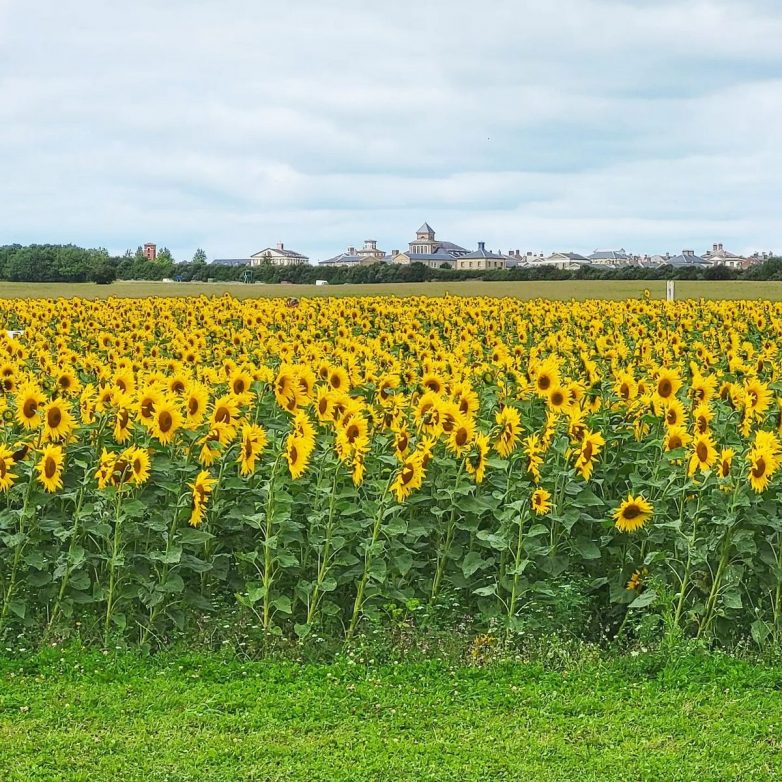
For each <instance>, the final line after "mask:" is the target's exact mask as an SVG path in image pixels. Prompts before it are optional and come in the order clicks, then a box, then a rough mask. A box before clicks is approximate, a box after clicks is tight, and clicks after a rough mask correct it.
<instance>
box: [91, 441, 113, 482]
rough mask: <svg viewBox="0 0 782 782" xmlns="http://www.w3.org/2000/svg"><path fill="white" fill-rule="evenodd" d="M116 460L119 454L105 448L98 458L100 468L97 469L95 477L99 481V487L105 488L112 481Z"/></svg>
mask: <svg viewBox="0 0 782 782" xmlns="http://www.w3.org/2000/svg"><path fill="white" fill-rule="evenodd" d="M116 461H117V455H116V454H115V453H112V452H111V451H109V450H107V449H106V448H104V449H103V452H102V453H101V455H100V459H99V460H98V468H97V469H96V470H95V478H96V479H97V481H98V488H99V489H101V490H102V489H105V488H106V487H107V486H108V485H109V484H110V483H111V482H112V476H113V475H114V464H115V463H116Z"/></svg>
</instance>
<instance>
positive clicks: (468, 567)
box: [462, 551, 485, 578]
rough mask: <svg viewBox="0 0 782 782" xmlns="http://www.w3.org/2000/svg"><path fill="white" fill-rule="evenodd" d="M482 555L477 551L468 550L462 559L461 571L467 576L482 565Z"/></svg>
mask: <svg viewBox="0 0 782 782" xmlns="http://www.w3.org/2000/svg"><path fill="white" fill-rule="evenodd" d="M484 564H485V563H484V561H483V557H481V555H480V554H479V553H478V552H477V551H470V552H469V553H468V554H467V556H466V557H465V558H464V560H463V561H462V573H464V577H465V578H469V577H470V576H471V575H472V574H473V573H475V571H476V570H478V569H479V568H481V567H482V566H483V565H484Z"/></svg>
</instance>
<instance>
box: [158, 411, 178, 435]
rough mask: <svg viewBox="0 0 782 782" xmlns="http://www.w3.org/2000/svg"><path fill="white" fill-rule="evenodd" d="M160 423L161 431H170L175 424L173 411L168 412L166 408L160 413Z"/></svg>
mask: <svg viewBox="0 0 782 782" xmlns="http://www.w3.org/2000/svg"><path fill="white" fill-rule="evenodd" d="M158 425H159V426H160V431H161V432H164V433H165V432H170V431H171V427H172V426H173V425H174V419H173V418H172V416H171V413H169V412H168V410H164V411H163V412H162V413H161V414H160V418H158Z"/></svg>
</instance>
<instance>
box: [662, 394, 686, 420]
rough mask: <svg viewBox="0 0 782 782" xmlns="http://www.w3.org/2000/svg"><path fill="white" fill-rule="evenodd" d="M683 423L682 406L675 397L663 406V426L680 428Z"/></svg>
mask: <svg viewBox="0 0 782 782" xmlns="http://www.w3.org/2000/svg"><path fill="white" fill-rule="evenodd" d="M683 423H684V405H683V404H682V403H681V402H680V401H679V400H678V399H676V398H675V397H674V398H673V399H671V400H670V401H669V402H668V404H667V405H666V406H665V425H666V426H667V427H671V426H682V425H683Z"/></svg>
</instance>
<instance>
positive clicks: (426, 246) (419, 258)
mask: <svg viewBox="0 0 782 782" xmlns="http://www.w3.org/2000/svg"><path fill="white" fill-rule="evenodd" d="M408 248H409V249H408V250H407V251H406V252H402V253H395V254H393V255H392V257H391V262H392V263H403V264H408V263H422V264H424V266H429V267H430V268H432V269H439V268H440V267H441V266H445V265H446V264H447V265H448V266H450V267H451V268H453V267H454V266H455V264H454V261H455V260H456V259H457V258H459V257H460V256H462V255H467V253H468V252H469V251H468V250H466V249H465V248H464V247H460V246H459V245H458V244H454V243H453V242H444V241H442V240H439V239H436V238H435V233H434V229H433V228H432V226H431V225H429V223H424V224H423V225H422V226H421V227H420V228H419V229H418V230H417V231H416V232H415V239H413V241H412V242H410V243H409V245H408Z"/></svg>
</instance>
